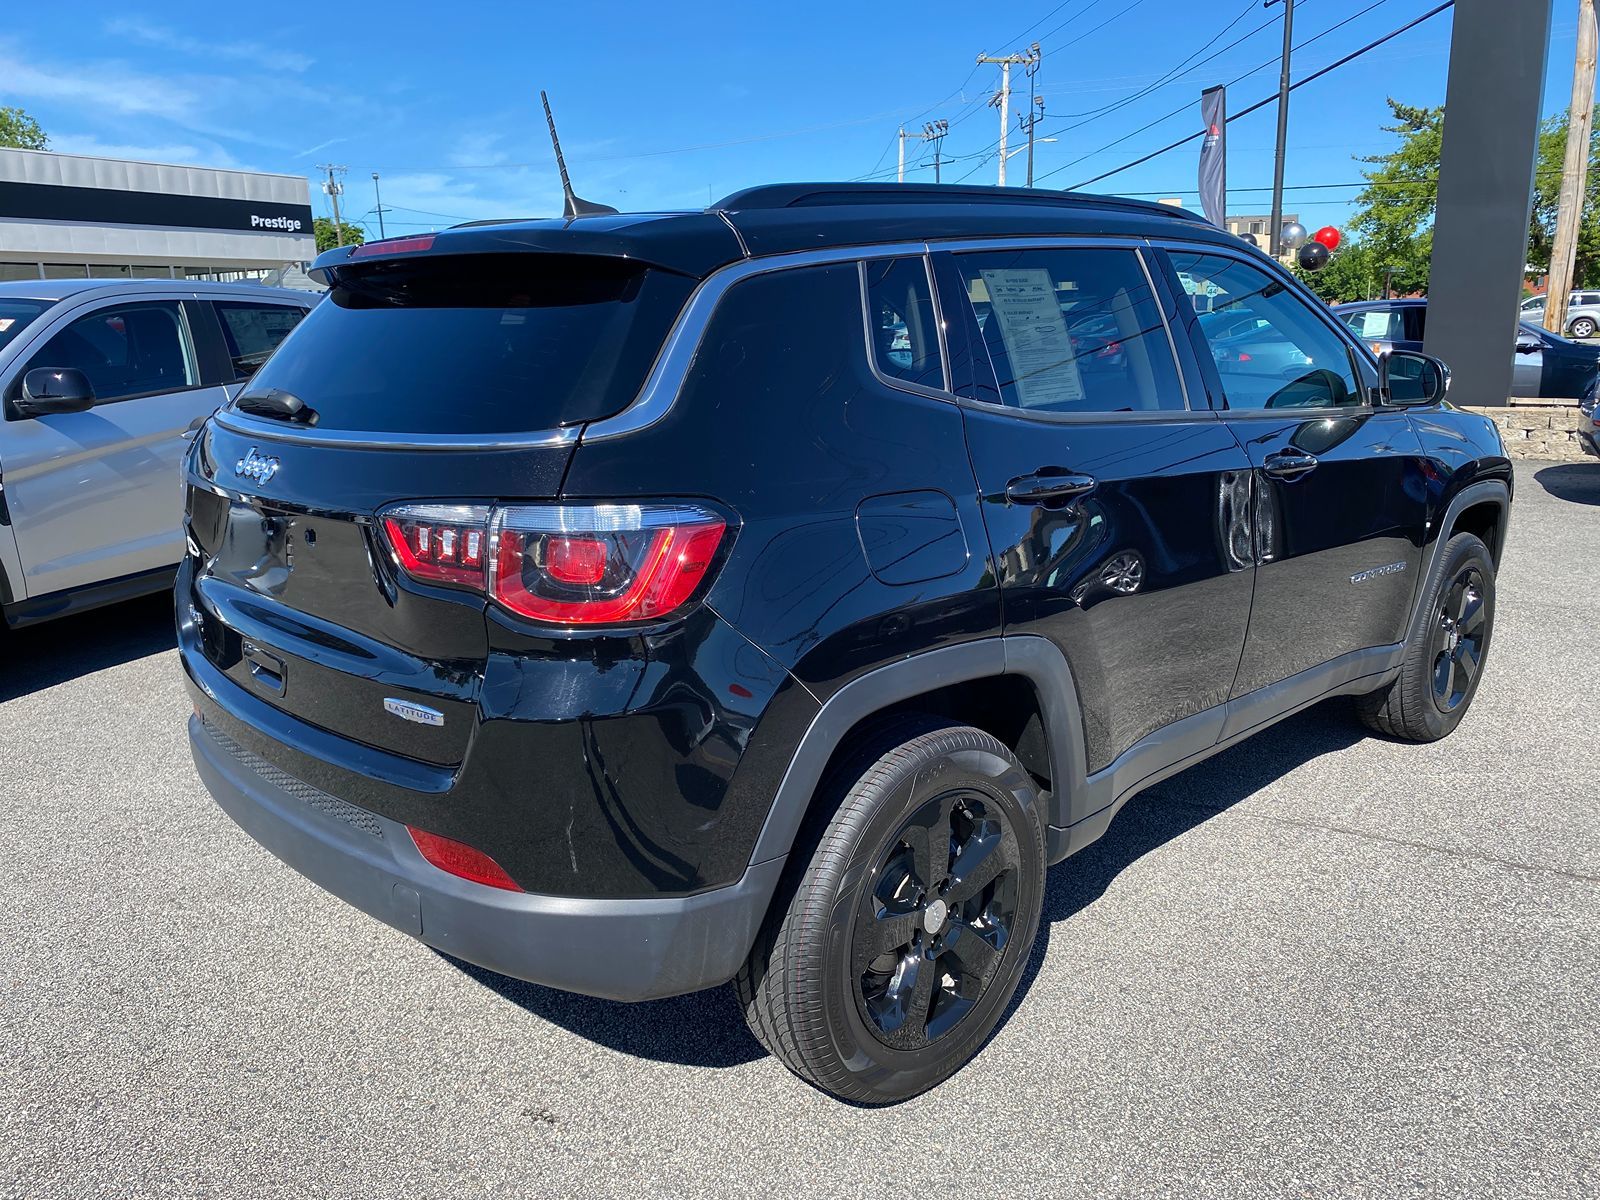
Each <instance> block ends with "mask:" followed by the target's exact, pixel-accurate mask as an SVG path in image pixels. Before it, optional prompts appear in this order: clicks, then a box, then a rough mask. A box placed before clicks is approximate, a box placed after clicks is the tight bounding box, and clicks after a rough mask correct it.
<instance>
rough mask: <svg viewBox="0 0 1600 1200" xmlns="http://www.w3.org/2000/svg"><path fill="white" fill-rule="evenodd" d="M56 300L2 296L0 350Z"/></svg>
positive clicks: (0, 300) (0, 305)
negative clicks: (8, 298)
mask: <svg viewBox="0 0 1600 1200" xmlns="http://www.w3.org/2000/svg"><path fill="white" fill-rule="evenodd" d="M54 303H55V301H54V300H7V299H4V298H0V350H4V349H5V348H6V347H7V346H9V345H10V344H11V343H12V342H13V341H14V340H15V339H16V336H17V335H18V334H19V333H21V332H22V331H23V330H24V329H26V328H27V327H28V326H29V325H31V324H33V322H34V320H35V318H37V317H38V316H39V314H40V313H42V312H44V310H45V309H47V308H49V307H50V306H51V305H52V304H54Z"/></svg>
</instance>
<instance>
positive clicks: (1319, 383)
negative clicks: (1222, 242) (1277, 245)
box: [1172, 253, 1368, 409]
mask: <svg viewBox="0 0 1600 1200" xmlns="http://www.w3.org/2000/svg"><path fill="white" fill-rule="evenodd" d="M1172 264H1173V266H1174V267H1175V268H1176V269H1177V273H1178V280H1179V282H1180V283H1182V285H1183V290H1184V291H1185V292H1187V293H1188V295H1189V299H1190V302H1191V303H1193V305H1194V309H1195V312H1196V313H1197V314H1198V321H1199V324H1200V329H1201V332H1202V333H1203V334H1204V335H1205V339H1206V343H1207V345H1208V346H1209V348H1210V350H1211V357H1212V359H1213V361H1215V362H1216V364H1217V374H1218V375H1219V376H1221V381H1222V390H1223V394H1224V395H1225V396H1226V397H1227V401H1228V407H1229V408H1233V409H1262V408H1272V409H1279V408H1329V407H1345V406H1353V405H1359V404H1361V403H1362V402H1363V397H1362V391H1361V388H1360V387H1359V386H1358V385H1357V382H1356V377H1355V372H1354V368H1353V366H1352V364H1351V358H1350V350H1349V347H1348V346H1347V345H1346V344H1345V342H1344V340H1343V339H1342V338H1340V337H1339V335H1338V334H1337V333H1335V332H1334V331H1333V330H1332V329H1330V328H1329V327H1328V325H1327V324H1326V323H1325V322H1324V321H1322V320H1321V319H1320V318H1319V317H1318V316H1317V314H1316V312H1315V311H1313V310H1312V309H1311V307H1310V306H1309V305H1307V304H1306V303H1305V302H1304V301H1302V300H1301V299H1300V298H1299V297H1298V296H1296V295H1295V294H1294V293H1293V292H1291V291H1290V290H1289V288H1288V285H1286V284H1285V283H1283V282H1282V281H1281V280H1278V279H1275V278H1273V277H1272V276H1271V275H1268V274H1267V273H1266V272H1265V271H1262V270H1260V269H1259V268H1257V267H1253V266H1250V265H1249V264H1248V263H1244V262H1240V261H1239V260H1238V259H1234V258H1223V257H1221V256H1219V255H1210V254H1189V253H1174V254H1173V255H1172ZM1363 336H1368V335H1366V334H1363Z"/></svg>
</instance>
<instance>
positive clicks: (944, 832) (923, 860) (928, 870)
mask: <svg viewBox="0 0 1600 1200" xmlns="http://www.w3.org/2000/svg"><path fill="white" fill-rule="evenodd" d="M954 808H955V797H954V796H946V797H945V798H944V799H943V800H941V801H940V802H939V804H938V805H937V806H936V807H935V813H936V815H935V816H934V819H933V820H932V821H931V822H930V823H929V824H927V825H922V824H916V825H909V826H907V827H906V833H905V840H906V844H907V845H909V846H910V847H911V856H912V863H913V867H912V869H913V871H914V872H915V873H916V876H917V882H918V883H919V884H921V885H922V887H923V889H924V890H925V891H927V892H929V893H930V894H931V893H932V892H933V891H934V890H935V889H936V888H937V887H938V886H939V885H940V884H941V883H943V882H944V881H945V880H946V879H947V878H949V875H950V814H951V811H952V810H953V809H954Z"/></svg>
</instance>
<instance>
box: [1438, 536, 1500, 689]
mask: <svg viewBox="0 0 1600 1200" xmlns="http://www.w3.org/2000/svg"><path fill="white" fill-rule="evenodd" d="M1486 627H1487V626H1486V621H1485V611H1484V602H1483V573H1482V572H1481V571H1479V570H1478V568H1477V567H1475V566H1471V567H1467V568H1466V569H1464V570H1462V571H1460V572H1459V573H1458V574H1457V575H1456V577H1455V579H1454V580H1453V581H1452V582H1451V584H1450V586H1449V588H1448V590H1447V591H1446V592H1445V595H1444V600H1443V602H1442V603H1441V604H1440V605H1439V610H1438V615H1437V618H1436V619H1435V621H1434V629H1433V644H1432V646H1431V647H1430V653H1431V654H1432V656H1433V702H1434V703H1435V704H1437V705H1438V706H1439V711H1440V712H1451V711H1453V710H1454V709H1455V708H1457V707H1458V706H1459V705H1460V704H1461V702H1462V701H1463V700H1465V699H1466V698H1467V693H1468V692H1470V691H1471V690H1472V684H1473V681H1474V680H1475V679H1477V677H1478V669H1479V667H1480V666H1481V665H1482V663H1483V635H1484V632H1485V629H1486Z"/></svg>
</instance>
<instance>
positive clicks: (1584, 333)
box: [1567, 317, 1600, 338]
mask: <svg viewBox="0 0 1600 1200" xmlns="http://www.w3.org/2000/svg"><path fill="white" fill-rule="evenodd" d="M1596 328H1600V326H1597V325H1596V324H1595V320H1594V318H1593V317H1579V318H1578V319H1577V320H1576V321H1574V322H1573V323H1572V324H1571V325H1569V326H1567V332H1568V333H1570V334H1571V335H1572V336H1573V337H1575V338H1586V337H1593V336H1594V331H1595V329H1596Z"/></svg>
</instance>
